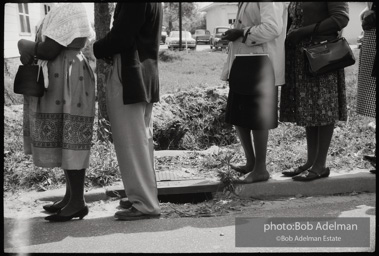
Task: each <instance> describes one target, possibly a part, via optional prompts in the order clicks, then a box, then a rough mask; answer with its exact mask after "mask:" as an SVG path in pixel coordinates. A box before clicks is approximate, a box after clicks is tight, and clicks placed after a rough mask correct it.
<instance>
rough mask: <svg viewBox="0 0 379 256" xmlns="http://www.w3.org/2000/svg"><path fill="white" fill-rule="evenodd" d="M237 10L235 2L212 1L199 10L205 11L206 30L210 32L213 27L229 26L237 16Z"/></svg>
mask: <svg viewBox="0 0 379 256" xmlns="http://www.w3.org/2000/svg"><path fill="white" fill-rule="evenodd" d="M237 10H238V3H237V2H234V3H230V2H225V3H222V2H214V3H212V4H210V5H207V6H205V7H203V8H201V9H200V10H199V11H201V12H206V13H207V14H206V22H207V30H209V31H211V32H212V31H213V29H214V28H215V27H221V26H223V27H230V26H231V25H232V24H234V21H235V19H236V16H237Z"/></svg>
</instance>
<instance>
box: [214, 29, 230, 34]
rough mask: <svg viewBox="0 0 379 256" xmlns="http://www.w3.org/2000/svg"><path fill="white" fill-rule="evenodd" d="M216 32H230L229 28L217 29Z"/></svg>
mask: <svg viewBox="0 0 379 256" xmlns="http://www.w3.org/2000/svg"><path fill="white" fill-rule="evenodd" d="M216 30H217V32H216V33H224V32H225V31H227V30H228V28H217V29H216Z"/></svg>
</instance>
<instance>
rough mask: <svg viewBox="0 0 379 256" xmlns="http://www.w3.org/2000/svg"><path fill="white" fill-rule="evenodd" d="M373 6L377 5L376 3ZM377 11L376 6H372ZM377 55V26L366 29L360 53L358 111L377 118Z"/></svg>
mask: <svg viewBox="0 0 379 256" xmlns="http://www.w3.org/2000/svg"><path fill="white" fill-rule="evenodd" d="M373 6H376V5H375V3H374V4H373ZM372 9H373V10H375V11H376V7H375V9H374V7H373V8H372ZM375 56H376V28H372V29H369V30H365V31H364V36H363V42H362V48H361V51H360V54H359V71H358V92H357V113H358V114H360V115H364V116H368V117H374V118H376V77H374V76H373V71H375V70H376V68H375V67H374V63H375Z"/></svg>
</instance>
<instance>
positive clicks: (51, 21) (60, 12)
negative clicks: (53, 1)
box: [42, 3, 94, 47]
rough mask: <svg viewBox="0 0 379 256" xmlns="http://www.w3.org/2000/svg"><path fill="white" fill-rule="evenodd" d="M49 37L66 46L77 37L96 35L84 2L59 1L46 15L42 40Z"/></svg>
mask: <svg viewBox="0 0 379 256" xmlns="http://www.w3.org/2000/svg"><path fill="white" fill-rule="evenodd" d="M46 36H47V37H49V38H51V39H53V40H54V41H56V42H57V43H59V44H61V45H63V46H64V47H66V46H67V45H69V44H70V43H71V42H72V41H73V40H74V39H75V38H78V37H87V38H88V39H90V38H92V37H93V36H94V32H93V30H92V28H91V24H90V22H89V19H88V15H87V11H86V8H85V7H84V5H83V4H82V3H59V4H57V5H56V6H54V8H53V9H52V10H51V11H50V12H49V13H48V14H47V15H46V17H45V19H44V21H43V25H42V40H45V38H46Z"/></svg>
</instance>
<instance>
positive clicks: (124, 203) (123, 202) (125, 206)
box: [120, 197, 133, 209]
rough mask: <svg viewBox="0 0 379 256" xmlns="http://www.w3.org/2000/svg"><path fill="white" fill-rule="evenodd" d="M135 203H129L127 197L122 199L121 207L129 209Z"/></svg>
mask: <svg viewBox="0 0 379 256" xmlns="http://www.w3.org/2000/svg"><path fill="white" fill-rule="evenodd" d="M132 205H133V203H132V202H130V201H129V199H128V198H127V197H124V198H121V199H120V207H121V208H124V209H129V208H130V207H132Z"/></svg>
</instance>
